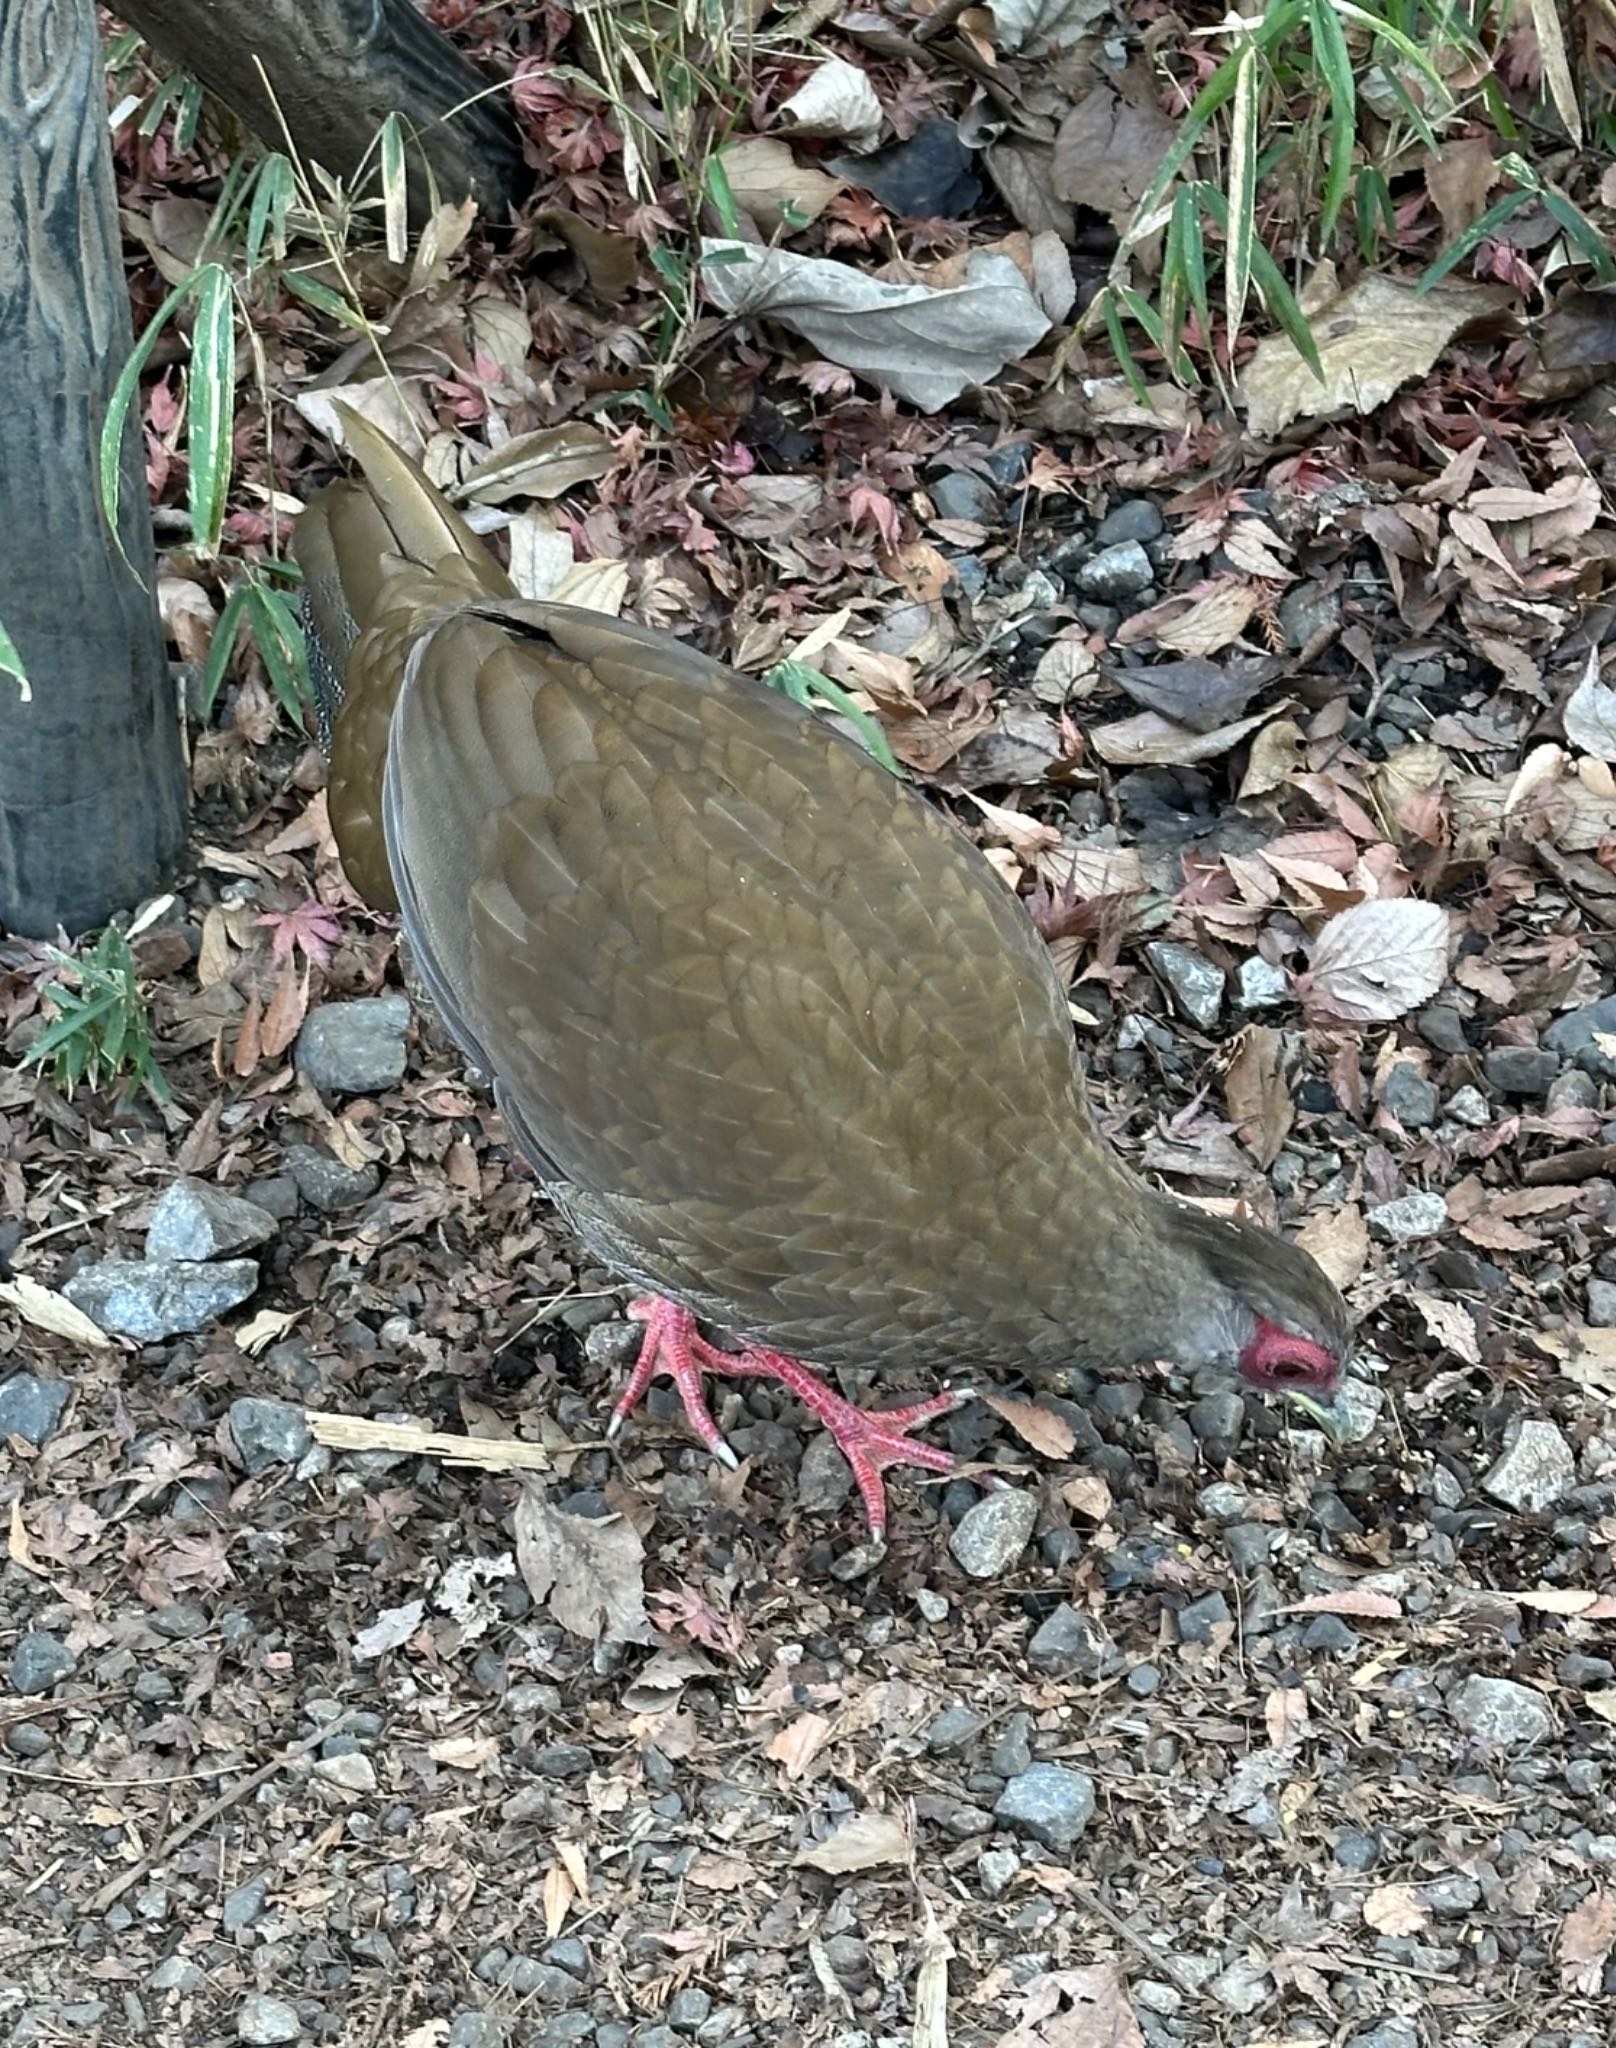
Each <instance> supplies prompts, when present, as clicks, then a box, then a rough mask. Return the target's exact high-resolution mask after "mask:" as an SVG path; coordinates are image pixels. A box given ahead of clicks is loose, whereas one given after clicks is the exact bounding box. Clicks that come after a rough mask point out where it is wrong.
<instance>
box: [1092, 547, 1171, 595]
mask: <svg viewBox="0 0 1616 2048" xmlns="http://www.w3.org/2000/svg"><path fill="white" fill-rule="evenodd" d="M1155 574H1156V568H1155V564H1154V563H1153V562H1152V561H1151V559H1150V557H1149V555H1147V554H1146V553H1145V551H1144V549H1143V548H1142V547H1141V546H1140V545H1139V543H1138V541H1136V540H1119V541H1118V542H1117V543H1116V544H1115V546H1113V547H1108V548H1101V549H1100V551H1099V553H1098V554H1095V555H1091V556H1090V557H1089V559H1088V560H1087V561H1086V562H1085V563H1084V564H1083V566H1082V567H1081V568H1080V569H1079V570H1078V572H1077V578H1076V581H1077V587H1078V589H1079V590H1080V591H1082V593H1083V595H1084V596H1085V597H1094V598H1098V599H1099V601H1100V603H1101V604H1117V603H1119V602H1120V601H1121V600H1122V599H1124V598H1128V597H1137V596H1138V595H1139V593H1140V592H1141V591H1142V590H1148V589H1149V588H1150V586H1151V583H1152V581H1153V580H1154V578H1155Z"/></svg>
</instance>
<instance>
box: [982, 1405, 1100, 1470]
mask: <svg viewBox="0 0 1616 2048" xmlns="http://www.w3.org/2000/svg"><path fill="white" fill-rule="evenodd" d="M982 1399H983V1400H984V1401H985V1402H986V1403H987V1405H988V1407H990V1408H991V1409H992V1410H993V1412H994V1414H995V1415H997V1416H1000V1417H1001V1418H1002V1419H1003V1420H1004V1421H1005V1422H1008V1423H1009V1425H1010V1427H1011V1428H1012V1429H1013V1430H1014V1431H1015V1433H1016V1435H1017V1436H1019V1437H1020V1438H1021V1440H1022V1442H1023V1443H1024V1444H1030V1445H1031V1447H1032V1448H1033V1449H1034V1450H1035V1451H1037V1452H1038V1454H1039V1456H1040V1457H1044V1458H1069V1457H1070V1456H1071V1455H1072V1452H1073V1451H1074V1450H1075V1449H1076V1447H1077V1437H1076V1435H1075V1434H1074V1432H1073V1430H1072V1425H1071V1424H1070V1423H1069V1422H1067V1421H1066V1420H1065V1419H1064V1417H1062V1416H1059V1415H1056V1414H1054V1413H1053V1412H1052V1411H1051V1410H1050V1409H1048V1408H1040V1407H1039V1405H1038V1403H1037V1402H1036V1401H1013V1400H1010V1399H1009V1398H1008V1397H1007V1396H1005V1395H1003V1394H984V1395H983V1396H982Z"/></svg>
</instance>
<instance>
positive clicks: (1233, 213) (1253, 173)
mask: <svg viewBox="0 0 1616 2048" xmlns="http://www.w3.org/2000/svg"><path fill="white" fill-rule="evenodd" d="M1257 64H1258V53H1257V49H1256V46H1255V45H1254V44H1251V43H1248V44H1247V45H1246V47H1245V48H1244V49H1243V50H1242V51H1241V52H1240V55H1239V57H1238V59H1237V60H1236V77H1235V90H1234V100H1233V105H1232V108H1231V119H1230V125H1229V226H1228V244H1227V247H1226V248H1225V250H1224V256H1223V311H1224V318H1225V319H1226V320H1227V322H1228V325H1229V346H1230V347H1231V348H1233V346H1234V338H1235V336H1236V335H1237V334H1238V333H1239V332H1240V325H1241V322H1242V321H1243V320H1244V318H1245V312H1246V295H1247V293H1248V292H1249V291H1250V289H1251V265H1252V254H1253V251H1254V249H1255V247H1256V242H1257V125H1258V124H1257V86H1258V82H1259V79H1258V70H1257Z"/></svg>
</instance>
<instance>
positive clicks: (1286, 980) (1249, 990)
mask: <svg viewBox="0 0 1616 2048" xmlns="http://www.w3.org/2000/svg"><path fill="white" fill-rule="evenodd" d="M1290 992H1291V978H1290V976H1289V975H1288V974H1287V973H1286V972H1285V970H1284V968H1283V967H1271V966H1270V965H1269V964H1268V962H1267V961H1266V960H1265V959H1264V958H1263V956H1262V955H1261V954H1260V953H1252V954H1251V955H1249V956H1248V957H1247V958H1246V959H1244V960H1242V961H1241V963H1240V977H1239V991H1238V993H1237V994H1236V996H1235V1001H1236V1002H1237V1003H1238V1004H1239V1005H1240V1007H1241V1009H1242V1010H1268V1009H1272V1008H1273V1006H1274V1004H1275V1003H1283V1002H1285V1001H1286V1000H1287V999H1288V998H1289V996H1290Z"/></svg>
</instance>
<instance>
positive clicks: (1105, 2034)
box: [995, 1963, 1145, 2048]
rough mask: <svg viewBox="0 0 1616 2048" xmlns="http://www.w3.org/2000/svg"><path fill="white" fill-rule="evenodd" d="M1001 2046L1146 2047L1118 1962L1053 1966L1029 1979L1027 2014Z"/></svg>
mask: <svg viewBox="0 0 1616 2048" xmlns="http://www.w3.org/2000/svg"><path fill="white" fill-rule="evenodd" d="M995 2048H1145V2037H1144V2035H1143V2034H1142V2033H1141V2032H1140V2030H1139V2022H1138V2021H1137V2020H1136V2019H1135V2018H1134V2015H1133V2008H1132V2006H1130V2005H1129V2003H1128V1993H1127V1988H1126V1986H1125V1985H1124V1983H1123V1980H1122V1973H1121V1971H1120V1970H1119V1969H1118V1968H1117V1966H1116V1964H1115V1963H1090V1964H1088V1965H1087V1966H1086V1967H1085V1968H1083V1969H1077V1970H1050V1971H1047V1972H1046V1973H1045V1974H1044V1975H1043V1976H1041V1977H1034V1978H1032V1979H1030V1980H1029V1982H1028V1983H1027V1985H1026V1987H1025V1989H1024V1990H1023V1992H1022V1994H1021V2017H1020V2021H1019V2023H1018V2024H1017V2025H1016V2026H1014V2027H1012V2028H1011V2030H1010V2032H1009V2033H1008V2034H1001V2035H1000V2036H999V2039H998V2041H997V2042H996V2043H995Z"/></svg>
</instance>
